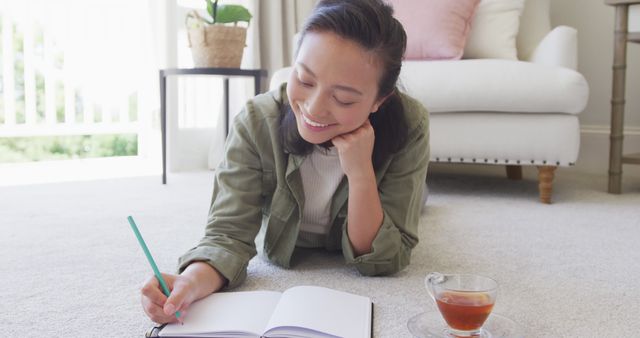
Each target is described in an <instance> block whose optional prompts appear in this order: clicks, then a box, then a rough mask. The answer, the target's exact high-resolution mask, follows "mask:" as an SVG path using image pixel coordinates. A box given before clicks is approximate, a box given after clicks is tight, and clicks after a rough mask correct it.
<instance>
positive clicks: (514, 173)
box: [507, 165, 522, 181]
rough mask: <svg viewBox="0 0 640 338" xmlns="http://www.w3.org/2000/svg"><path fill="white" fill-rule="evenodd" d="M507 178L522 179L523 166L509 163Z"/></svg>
mask: <svg viewBox="0 0 640 338" xmlns="http://www.w3.org/2000/svg"><path fill="white" fill-rule="evenodd" d="M507 178H508V179H510V180H515V181H518V180H521V179H522V166H521V165H508V166H507Z"/></svg>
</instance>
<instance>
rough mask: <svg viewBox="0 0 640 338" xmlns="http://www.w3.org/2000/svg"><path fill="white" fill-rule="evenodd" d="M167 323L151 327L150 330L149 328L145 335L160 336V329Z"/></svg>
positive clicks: (150, 336)
mask: <svg viewBox="0 0 640 338" xmlns="http://www.w3.org/2000/svg"><path fill="white" fill-rule="evenodd" d="M165 325H167V324H162V325H160V326H154V327H151V328H149V330H147V332H146V333H145V334H144V336H145V337H147V338H152V337H160V331H161V330H162V329H163V328H164V326H165Z"/></svg>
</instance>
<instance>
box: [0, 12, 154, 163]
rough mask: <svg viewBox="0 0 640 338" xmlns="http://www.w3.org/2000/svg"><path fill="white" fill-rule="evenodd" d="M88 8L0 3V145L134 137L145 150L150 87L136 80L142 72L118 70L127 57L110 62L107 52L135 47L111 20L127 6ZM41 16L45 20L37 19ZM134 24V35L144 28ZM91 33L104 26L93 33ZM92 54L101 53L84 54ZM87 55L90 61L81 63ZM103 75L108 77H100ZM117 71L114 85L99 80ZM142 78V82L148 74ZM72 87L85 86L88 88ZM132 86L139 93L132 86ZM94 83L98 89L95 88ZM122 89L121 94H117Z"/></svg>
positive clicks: (151, 97) (128, 30)
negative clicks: (6, 140) (18, 140)
mask: <svg viewBox="0 0 640 338" xmlns="http://www.w3.org/2000/svg"><path fill="white" fill-rule="evenodd" d="M88 2H93V3H92V4H90V5H89V4H86V2H78V1H71V0H68V1H60V2H58V1H55V2H51V1H48V2H44V1H33V2H31V1H17V0H16V1H7V2H5V1H2V3H0V18H1V20H2V25H1V29H2V34H1V45H0V48H1V49H2V52H1V53H0V57H1V60H0V64H1V65H0V67H2V68H1V71H2V73H1V77H2V81H1V82H0V92H1V93H0V97H1V98H2V105H0V138H2V137H30V136H55V135H92V134H123V133H128V134H131V133H134V134H138V140H139V142H142V143H147V142H146V140H144V139H143V138H146V137H148V136H149V135H151V134H153V133H152V132H151V114H152V112H154V110H155V109H156V106H157V104H155V101H156V98H157V96H155V95H154V94H155V91H157V82H155V83H154V82H153V81H148V82H146V83H145V81H141V80H139V78H140V77H142V76H143V75H140V74H142V73H144V72H145V69H141V70H139V72H138V74H133V75H132V74H127V73H131V69H135V68H136V67H138V64H133V63H127V65H126V66H125V67H123V66H122V63H120V64H118V62H119V61H123V60H125V61H126V57H121V58H119V59H118V60H116V61H113V60H110V58H111V55H115V52H114V51H113V49H114V47H115V48H120V50H117V53H121V54H125V55H126V53H131V54H134V53H136V52H137V51H128V50H126V48H127V47H128V46H130V45H133V44H134V43H135V42H137V41H127V37H128V35H131V31H134V32H135V30H136V27H126V28H123V27H119V25H120V26H122V25H123V23H122V21H119V18H120V17H121V16H122V15H119V13H117V11H122V12H131V9H132V8H131V7H132V6H130V5H127V3H126V2H123V1H114V2H117V4H114V3H113V2H112V3H111V4H109V3H108V2H107V3H105V2H104V1H97V3H96V2H94V1H88ZM52 3H53V4H52ZM47 4H48V5H47ZM32 5H33V7H36V8H37V6H50V8H51V11H49V9H47V10H43V11H38V10H34V8H32V7H31V6H32ZM145 5H146V4H145ZM127 6H129V7H127ZM27 7H29V8H27ZM68 7H76V8H70V9H68V10H69V11H71V12H70V13H63V14H62V15H60V14H61V12H56V11H60V10H61V8H68ZM95 7H97V8H95ZM134 7H135V6H134ZM56 8H60V9H56ZM88 9H90V10H88ZM66 10H67V9H65V11H66ZM40 12H47V13H45V15H41V16H38V15H37V13H40ZM109 12H111V13H109ZM34 13H36V14H34ZM90 13H93V14H90ZM96 13H99V14H100V15H97V14H96ZM65 14H68V17H66V15H65ZM129 14H131V13H129ZM54 15H59V17H54ZM78 15H83V16H85V18H78V17H77V16H78ZM125 15H126V13H125ZM74 16H75V17H74ZM130 16H131V15H130ZM101 17H102V18H101ZM69 18H72V19H69ZM141 21H142V23H138V25H140V26H139V27H143V26H144V20H141ZM129 22H135V20H130V21H129ZM83 25H84V26H83ZM96 25H98V26H99V25H103V26H102V27H98V28H96V27H95V26H96ZM97 29H98V30H97ZM96 32H98V33H96ZM102 33H104V35H102ZM138 35H139V34H137V33H134V36H133V37H130V38H129V40H135V39H139V36H138ZM99 39H100V40H104V41H97V40H99ZM138 41H139V40H138ZM85 43H86V45H84V44H85ZM96 46H98V48H102V47H103V48H104V51H96V50H87V49H95V48H96ZM101 53H104V54H101ZM149 53H150V54H151V52H149ZM86 55H90V56H92V57H90V58H89V60H87V57H86ZM96 55H97V56H104V60H96V57H95V56H96ZM132 59H134V61H132V62H138V63H139V60H140V59H142V57H136V55H135V54H134V55H132ZM136 60H137V61H136ZM103 62H104V63H103ZM109 67H110V68H112V69H113V70H112V71H111V70H106V69H107V68H109ZM118 69H120V70H122V72H123V74H122V75H123V76H122V80H121V81H122V82H121V83H117V81H115V80H114V78H113V77H111V78H107V79H104V80H102V77H103V74H108V73H109V71H111V73H113V72H117V71H118ZM151 69H152V68H151ZM92 73H94V74H92ZM145 74H146V75H145V76H148V75H149V72H148V71H147V72H146V73H145ZM79 79H84V80H86V79H92V82H91V84H92V85H87V84H86V83H81V82H82V81H81V80H79ZM93 79H100V80H93ZM100 81H103V83H100ZM133 81H135V82H134V83H136V84H138V83H139V84H141V85H138V86H136V85H135V84H133V85H131V84H130V83H132V82H133ZM96 83H100V86H95V84H96ZM124 85H128V86H127V88H128V89H122V87H124ZM155 111H157V110H155ZM141 138H142V139H141ZM138 149H139V151H141V150H142V151H144V149H140V147H139V148H138Z"/></svg>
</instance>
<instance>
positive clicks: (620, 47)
mask: <svg viewBox="0 0 640 338" xmlns="http://www.w3.org/2000/svg"><path fill="white" fill-rule="evenodd" d="M628 11H629V6H628V5H619V6H616V23H615V33H614V34H615V35H614V36H615V40H614V52H613V86H612V87H613V88H612V97H611V134H610V136H609V137H610V149H609V187H608V188H609V193H612V194H619V193H620V192H621V190H622V188H621V184H622V144H623V138H624V104H625V98H624V96H625V75H626V74H625V73H626V68H627V60H626V59H627V23H628V21H627V20H628Z"/></svg>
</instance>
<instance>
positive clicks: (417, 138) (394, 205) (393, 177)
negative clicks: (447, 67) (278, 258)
mask: <svg viewBox="0 0 640 338" xmlns="http://www.w3.org/2000/svg"><path fill="white" fill-rule="evenodd" d="M420 111H421V112H423V118H422V119H420V120H419V121H420V122H419V124H418V125H417V126H416V128H414V129H413V130H412V131H411V132H410V134H409V137H408V141H407V144H406V145H405V148H404V149H403V150H401V151H400V152H398V153H397V154H395V155H394V158H393V159H392V161H391V163H390V164H389V167H388V169H387V171H386V172H385V173H384V176H383V177H382V179H381V180H380V181H379V183H378V191H379V193H380V202H381V203H382V209H383V213H384V216H383V221H382V226H381V227H380V230H378V233H377V235H376V237H375V238H374V240H373V243H372V248H371V252H369V253H367V254H364V255H361V256H358V257H355V256H354V253H353V248H352V247H351V243H350V242H349V238H348V237H347V226H346V222H345V225H344V226H343V230H342V232H343V233H342V251H343V254H344V256H345V258H346V260H347V263H350V264H353V265H355V266H356V268H357V269H358V271H359V272H360V273H362V274H363V275H367V276H375V275H388V274H393V273H396V272H398V271H400V270H402V269H403V268H404V267H406V266H407V265H408V264H409V262H410V258H411V250H412V249H413V248H414V247H415V246H416V245H417V244H418V221H419V218H420V213H421V209H422V202H423V196H422V194H423V193H424V185H425V180H426V175H427V167H428V164H429V124H428V119H427V116H428V115H427V112H426V110H424V108H421V109H420Z"/></svg>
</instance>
